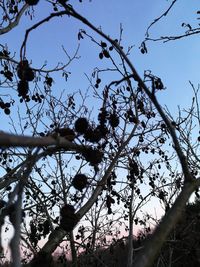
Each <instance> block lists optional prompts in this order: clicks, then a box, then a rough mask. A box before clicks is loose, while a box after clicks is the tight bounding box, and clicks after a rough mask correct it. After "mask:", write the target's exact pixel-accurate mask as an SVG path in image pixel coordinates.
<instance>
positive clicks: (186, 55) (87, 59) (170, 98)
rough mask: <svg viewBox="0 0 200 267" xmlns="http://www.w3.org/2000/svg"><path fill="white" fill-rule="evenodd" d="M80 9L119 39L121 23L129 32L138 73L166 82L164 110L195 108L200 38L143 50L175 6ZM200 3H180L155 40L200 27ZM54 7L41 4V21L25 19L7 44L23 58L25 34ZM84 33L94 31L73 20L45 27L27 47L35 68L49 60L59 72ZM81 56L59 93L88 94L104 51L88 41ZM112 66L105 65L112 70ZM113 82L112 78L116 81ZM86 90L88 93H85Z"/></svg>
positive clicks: (101, 4)
mask: <svg viewBox="0 0 200 267" xmlns="http://www.w3.org/2000/svg"><path fill="white" fill-rule="evenodd" d="M75 2H76V3H75V4H74V7H75V8H77V11H78V12H80V13H81V14H82V15H85V16H86V17H87V18H88V19H89V20H90V21H91V22H92V23H94V25H96V26H101V27H102V30H103V31H104V32H105V33H107V34H109V35H110V36H111V37H113V38H117V37H118V36H119V28H120V23H122V26H123V29H124V31H123V45H124V47H127V46H130V45H133V46H134V47H133V50H132V54H131V55H130V58H131V60H132V62H133V63H134V65H135V67H136V69H138V71H139V73H140V74H141V75H142V74H143V72H144V70H146V69H151V70H152V73H154V74H155V75H157V76H159V77H161V79H162V80H163V82H164V84H165V86H166V87H167V90H166V91H164V92H162V93H160V96H159V97H160V100H161V102H162V104H166V105H167V106H168V107H169V108H170V110H171V111H172V112H174V111H175V110H176V106H177V105H179V104H180V105H181V106H183V107H187V106H188V105H189V103H190V98H191V88H190V85H189V82H188V81H189V80H191V81H192V82H193V83H194V84H195V85H197V84H198V82H199V56H200V47H199V42H198V40H199V36H198V35H197V36H193V37H189V38H186V39H182V40H179V41H174V42H169V43H165V44H163V43H161V42H148V43H147V48H148V54H145V55H143V54H141V53H140V50H139V46H140V44H141V42H142V41H143V40H144V37H145V31H146V29H147V27H148V25H149V24H150V23H151V22H152V21H153V20H154V19H155V18H156V17H158V16H159V15H160V14H162V12H163V11H165V10H166V9H167V7H168V6H169V5H170V3H171V1H166V0H154V1H148V0H138V1H132V0H127V1H122V0H118V1H116V0H110V1H106V0H102V1H91V2H90V1H86V0H85V1H83V3H79V2H78V1H75ZM197 8H198V5H197V1H187V0H182V1H177V3H176V4H175V6H174V8H173V10H171V12H170V13H169V15H168V17H166V18H163V19H162V20H161V21H160V22H158V23H157V24H156V25H154V26H153V27H152V29H151V30H150V33H151V36H152V37H159V36H162V35H167V34H171V35H173V34H176V33H177V32H183V31H184V29H183V28H181V24H182V22H186V23H191V25H196V26H197V23H198V21H197V17H198V16H197V14H196V11H197ZM50 10H51V9H50V6H49V5H48V4H47V3H46V1H40V3H39V4H38V5H37V6H36V10H35V18H33V20H32V21H31V20H30V19H29V18H28V17H23V19H22V20H21V22H20V25H19V27H17V28H15V29H14V30H13V31H11V32H10V33H9V34H7V35H4V36H2V37H1V40H2V42H5V43H8V45H9V47H10V48H11V49H12V50H13V51H14V50H15V51H16V53H17V55H18V52H19V48H20V46H21V42H22V40H23V38H24V33H25V29H26V28H27V27H28V26H31V25H32V24H33V23H34V22H37V21H39V19H41V18H44V17H45V16H46V15H48V14H49V11H50ZM79 28H83V29H85V30H86V31H87V33H89V34H91V31H90V30H88V28H87V27H86V26H84V25H82V24H81V23H80V22H78V21H76V20H75V19H73V18H67V17H65V18H55V19H53V20H52V21H51V22H50V23H46V24H44V25H42V26H41V27H40V28H38V29H36V30H34V31H33V32H32V33H31V34H30V39H29V41H28V43H27V57H28V59H32V60H33V66H34V67H40V66H41V65H42V64H43V63H44V61H45V60H47V61H48V66H49V67H50V68H51V67H53V66H54V65H55V64H56V63H57V62H58V61H63V60H65V55H64V53H63V51H62V49H61V47H62V45H63V46H64V47H65V49H66V50H67V52H68V53H69V54H71V55H72V54H73V53H74V51H75V50H76V48H77V45H78V40H77V33H78V29H79ZM79 55H80V56H81V58H80V59H79V60H78V61H74V62H73V63H72V64H71V65H70V66H69V68H68V70H69V71H70V72H72V75H71V76H70V79H69V81H68V83H67V84H59V85H57V87H59V88H60V89H66V90H68V91H69V92H70V91H73V90H77V89H84V90H85V89H86V88H87V86H88V81H87V79H86V77H85V75H84V73H87V74H88V75H89V76H90V74H91V73H92V71H93V68H94V67H95V66H97V65H98V64H101V62H100V61H99V59H98V48H97V47H96V46H95V45H94V44H93V43H91V42H90V41H89V40H88V39H86V38H85V39H84V40H81V47H80V52H79ZM106 63H107V62H105V61H104V62H103V65H104V66H106ZM110 79H112V77H110ZM82 87H84V88H82Z"/></svg>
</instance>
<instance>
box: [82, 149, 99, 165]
mask: <svg viewBox="0 0 200 267" xmlns="http://www.w3.org/2000/svg"><path fill="white" fill-rule="evenodd" d="M82 155H83V156H84V157H85V160H86V161H88V162H89V163H90V164H91V165H92V166H96V165H98V164H99V163H100V162H101V161H102V159H103V152H101V151H99V150H98V149H93V148H87V149H85V151H84V152H83V153H82Z"/></svg>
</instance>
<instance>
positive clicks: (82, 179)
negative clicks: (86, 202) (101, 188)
mask: <svg viewBox="0 0 200 267" xmlns="http://www.w3.org/2000/svg"><path fill="white" fill-rule="evenodd" d="M87 183H88V178H87V176H86V175H85V174H77V175H75V176H74V178H73V180H72V185H73V186H74V188H75V189H77V190H79V191H82V190H83V189H84V188H85V187H86V186H87Z"/></svg>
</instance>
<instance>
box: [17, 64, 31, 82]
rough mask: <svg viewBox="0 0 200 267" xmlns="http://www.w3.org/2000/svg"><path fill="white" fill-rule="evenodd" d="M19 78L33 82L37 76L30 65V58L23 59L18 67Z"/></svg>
mask: <svg viewBox="0 0 200 267" xmlns="http://www.w3.org/2000/svg"><path fill="white" fill-rule="evenodd" d="M17 75H18V77H19V79H21V80H25V81H28V82H31V81H32V80H33V79H34V78H35V74H34V72H33V70H32V69H31V68H30V67H29V63H28V60H22V61H21V62H20V63H19V65H18V67H17Z"/></svg>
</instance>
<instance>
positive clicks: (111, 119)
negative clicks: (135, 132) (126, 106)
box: [109, 113, 119, 128]
mask: <svg viewBox="0 0 200 267" xmlns="http://www.w3.org/2000/svg"><path fill="white" fill-rule="evenodd" d="M109 123H110V126H111V127H112V128H115V127H117V126H118V125H119V117H118V116H117V114H116V113H112V114H110V117H109Z"/></svg>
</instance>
